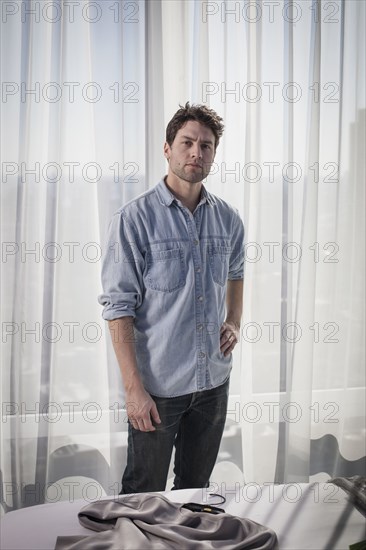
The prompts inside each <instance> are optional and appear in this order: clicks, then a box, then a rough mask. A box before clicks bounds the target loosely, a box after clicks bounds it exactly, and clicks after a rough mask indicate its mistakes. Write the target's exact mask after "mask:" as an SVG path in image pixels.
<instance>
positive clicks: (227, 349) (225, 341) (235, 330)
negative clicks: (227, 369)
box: [220, 321, 240, 357]
mask: <svg viewBox="0 0 366 550" xmlns="http://www.w3.org/2000/svg"><path fill="white" fill-rule="evenodd" d="M239 335H240V327H239V325H238V324H237V323H234V322H233V321H225V322H224V323H223V324H222V326H221V329H220V351H221V352H222V353H223V354H224V356H225V357H226V356H227V355H229V354H230V353H231V352H232V351H233V349H234V347H235V345H236V344H237V343H238V341H239Z"/></svg>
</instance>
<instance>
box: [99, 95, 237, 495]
mask: <svg viewBox="0 0 366 550" xmlns="http://www.w3.org/2000/svg"><path fill="white" fill-rule="evenodd" d="M223 128H224V126H223V124H222V118H221V117H219V116H218V115H217V114H216V113H215V112H214V111H213V110H212V109H209V108H208V107H206V106H204V105H189V103H186V105H185V106H184V107H180V109H179V110H178V111H177V112H176V114H175V115H174V117H173V118H172V120H171V121H170V122H169V124H168V126H167V130H166V143H165V145H164V155H165V157H166V159H167V161H168V174H167V176H165V177H164V179H162V180H161V181H160V182H159V183H158V184H157V185H156V186H155V187H153V188H152V189H149V190H148V191H147V192H145V193H143V194H142V195H140V196H139V197H137V198H136V199H134V200H132V201H130V202H129V203H127V204H126V205H125V206H123V207H122V208H120V209H119V210H118V211H117V212H116V213H115V215H114V216H113V219H112V221H111V224H110V228H109V237H108V243H109V246H108V247H107V249H108V251H107V253H106V255H105V258H104V262H103V270H102V281H103V289H104V294H102V295H101V296H100V297H99V302H100V303H101V304H102V305H104V310H103V317H104V319H107V320H108V321H109V327H110V331H111V335H112V341H113V346H114V350H115V353H116V356H117V359H118V363H119V366H120V370H121V373H122V379H123V384H124V388H125V394H126V409H127V414H128V417H129V434H128V456H127V466H126V469H125V472H124V475H123V478H122V491H121V493H137V492H145V491H163V490H165V486H166V479H167V474H168V470H169V464H170V459H171V455H172V450H173V447H174V446H175V467H174V473H175V479H174V486H173V488H174V489H183V488H187V487H207V486H208V483H209V478H210V475H211V472H212V469H213V467H214V465H215V461H216V458H217V454H218V450H219V446H220V441H221V437H222V433H223V429H224V425H225V419H226V411H227V400H228V386H229V376H230V370H231V364H232V355H231V352H232V350H233V348H234V346H235V344H236V343H237V341H238V339H239V329H240V319H241V313H242V294H243V262H244V247H243V241H244V227H243V223H242V221H241V219H240V217H239V214H238V212H237V210H236V209H234V208H233V207H231V206H230V205H228V204H227V203H226V202H224V201H223V200H222V199H220V198H218V197H216V196H214V195H212V194H211V193H209V192H208V191H207V190H206V188H205V187H204V185H203V184H202V180H203V179H204V178H205V177H206V176H207V175H208V173H209V172H210V168H211V165H212V163H213V161H214V158H215V153H216V148H217V145H218V143H219V139H220V137H221V135H222V133H223ZM116 243H118V244H117V246H116ZM116 250H118V251H119V252H118V254H117V255H116ZM225 309H226V312H225Z"/></svg>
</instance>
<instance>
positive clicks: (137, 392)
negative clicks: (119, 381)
mask: <svg viewBox="0 0 366 550" xmlns="http://www.w3.org/2000/svg"><path fill="white" fill-rule="evenodd" d="M126 411H127V415H128V418H129V420H130V422H131V424H132V426H133V427H134V428H135V429H136V430H140V431H142V432H154V431H155V429H156V428H155V426H154V425H153V422H156V423H157V424H160V422H161V420H160V416H159V413H158V409H157V408H156V404H155V401H154V400H153V399H152V398H151V396H150V394H148V393H147V391H146V390H145V389H144V387H143V386H142V385H138V386H137V387H134V388H133V389H131V390H130V391H128V392H126Z"/></svg>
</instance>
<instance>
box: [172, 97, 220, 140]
mask: <svg viewBox="0 0 366 550" xmlns="http://www.w3.org/2000/svg"><path fill="white" fill-rule="evenodd" d="M179 107H180V109H178V111H177V112H176V113H175V115H174V116H173V118H172V119H171V121H170V122H169V124H168V126H167V127H166V141H167V143H168V144H169V146H171V145H172V143H173V141H174V139H175V136H176V135H177V132H178V130H180V128H182V126H184V125H185V123H186V122H188V120H196V121H197V122H199V123H200V124H203V125H204V126H207V127H208V128H210V130H212V132H213V134H214V136H215V149H216V147H217V146H218V144H219V141H220V137H221V136H222V134H223V132H224V125H223V124H222V120H223V119H222V118H221V117H220V116H219V115H218V114H217V113H216V112H215V111H214V110H213V109H210V108H209V107H207V106H206V105H190V104H189V102H188V101H187V103H186V104H185V105H184V107H183V106H182V105H179Z"/></svg>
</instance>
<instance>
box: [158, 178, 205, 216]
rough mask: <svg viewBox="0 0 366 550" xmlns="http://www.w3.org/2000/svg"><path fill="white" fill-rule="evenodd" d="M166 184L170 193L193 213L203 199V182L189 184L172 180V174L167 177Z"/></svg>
mask: <svg viewBox="0 0 366 550" xmlns="http://www.w3.org/2000/svg"><path fill="white" fill-rule="evenodd" d="M164 182H165V185H166V186H167V187H168V189H169V191H170V192H171V193H173V195H174V196H175V197H176V198H177V199H178V200H180V202H181V203H182V204H183V205H184V206H186V207H187V208H188V209H189V210H190V211H191V212H192V213H193V212H194V210H195V209H196V207H197V205H198V203H199V202H200V199H201V192H202V182H201V181H200V182H197V183H189V182H187V181H183V180H181V179H179V178H171V177H170V174H168V175H167V176H165V178H164Z"/></svg>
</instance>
